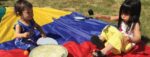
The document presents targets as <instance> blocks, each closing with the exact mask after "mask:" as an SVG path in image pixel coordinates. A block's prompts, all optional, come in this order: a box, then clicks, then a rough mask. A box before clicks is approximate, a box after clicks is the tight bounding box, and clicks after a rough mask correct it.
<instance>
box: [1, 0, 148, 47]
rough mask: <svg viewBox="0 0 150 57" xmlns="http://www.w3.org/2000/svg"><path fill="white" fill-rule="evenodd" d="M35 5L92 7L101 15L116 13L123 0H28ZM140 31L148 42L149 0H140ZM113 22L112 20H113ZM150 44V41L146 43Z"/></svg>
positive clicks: (84, 9) (81, 9)
mask: <svg viewBox="0 0 150 57" xmlns="http://www.w3.org/2000/svg"><path fill="white" fill-rule="evenodd" d="M29 1H30V2H31V3H32V4H33V5H34V6H36V7H52V8H56V9H60V10H69V11H76V12H81V13H83V14H84V15H88V14H87V10H88V9H89V8H92V9H93V10H94V12H95V13H99V14H103V15H118V13H119V7H120V5H121V3H122V2H123V1H124V0H29ZM141 2H142V12H141V18H140V21H141V31H142V35H143V37H142V38H145V39H144V40H146V41H148V42H150V41H149V40H150V19H149V18H150V10H149V9H150V7H149V6H150V0H141ZM13 4H14V1H13V0H5V1H4V2H1V1H0V5H2V6H13ZM113 23H114V22H113ZM148 44H149V45H150V43H148Z"/></svg>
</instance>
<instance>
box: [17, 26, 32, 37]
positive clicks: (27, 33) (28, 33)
mask: <svg viewBox="0 0 150 57" xmlns="http://www.w3.org/2000/svg"><path fill="white" fill-rule="evenodd" d="M15 31H16V32H15V35H16V37H17V38H28V37H29V35H30V32H25V33H20V32H21V27H20V26H19V25H18V24H17V25H16V26H15Z"/></svg>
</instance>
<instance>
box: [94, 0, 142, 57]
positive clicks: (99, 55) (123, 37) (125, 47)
mask: <svg viewBox="0 0 150 57" xmlns="http://www.w3.org/2000/svg"><path fill="white" fill-rule="evenodd" d="M140 12H141V2H140V0H125V1H124V2H123V4H122V5H121V7H120V11H119V16H97V18H105V19H108V20H116V21H118V27H117V28H118V29H117V28H115V27H113V26H107V27H106V28H104V29H103V31H102V33H101V34H100V35H99V39H100V40H101V41H106V43H105V47H104V48H102V49H101V50H97V51H94V52H93V56H95V57H104V56H105V55H106V54H107V52H108V51H112V52H113V53H116V54H120V53H121V52H127V51H129V50H130V49H131V48H132V47H133V46H134V45H135V44H136V43H137V42H139V41H140V40H141V32H140V20H139V18H140ZM93 38H94V37H93ZM97 38H98V37H97Z"/></svg>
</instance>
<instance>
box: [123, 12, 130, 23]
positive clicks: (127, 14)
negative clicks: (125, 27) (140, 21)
mask: <svg viewBox="0 0 150 57" xmlns="http://www.w3.org/2000/svg"><path fill="white" fill-rule="evenodd" d="M121 18H122V19H123V21H124V22H127V21H128V20H129V18H130V15H129V13H122V14H121Z"/></svg>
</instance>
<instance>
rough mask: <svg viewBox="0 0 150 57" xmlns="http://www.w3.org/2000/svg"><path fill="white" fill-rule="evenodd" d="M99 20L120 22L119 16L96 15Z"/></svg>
mask: <svg viewBox="0 0 150 57" xmlns="http://www.w3.org/2000/svg"><path fill="white" fill-rule="evenodd" d="M96 18H97V19H105V20H110V21H114V20H118V19H119V16H108V15H99V14H97V15H96Z"/></svg>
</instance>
